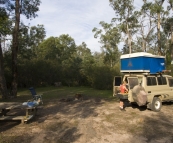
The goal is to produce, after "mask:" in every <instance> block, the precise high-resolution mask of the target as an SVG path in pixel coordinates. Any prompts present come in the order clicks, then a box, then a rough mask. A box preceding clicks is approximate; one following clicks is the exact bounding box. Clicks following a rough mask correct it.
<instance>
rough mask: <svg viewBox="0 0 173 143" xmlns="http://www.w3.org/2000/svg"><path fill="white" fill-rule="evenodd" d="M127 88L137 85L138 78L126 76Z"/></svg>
mask: <svg viewBox="0 0 173 143" xmlns="http://www.w3.org/2000/svg"><path fill="white" fill-rule="evenodd" d="M128 81H129V88H130V89H132V88H133V87H134V86H135V85H138V78H136V77H134V78H128Z"/></svg>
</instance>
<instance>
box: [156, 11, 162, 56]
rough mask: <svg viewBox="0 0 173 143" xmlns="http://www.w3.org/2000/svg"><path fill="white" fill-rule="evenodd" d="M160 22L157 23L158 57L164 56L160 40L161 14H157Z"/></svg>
mask: <svg viewBox="0 0 173 143" xmlns="http://www.w3.org/2000/svg"><path fill="white" fill-rule="evenodd" d="M157 18H158V22H157V46H158V55H161V54H162V51H161V41H160V40H161V39H160V13H158V14H157Z"/></svg>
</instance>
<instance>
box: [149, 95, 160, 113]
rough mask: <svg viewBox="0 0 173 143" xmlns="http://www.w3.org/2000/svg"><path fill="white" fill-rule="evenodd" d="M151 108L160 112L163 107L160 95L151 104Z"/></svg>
mask: <svg viewBox="0 0 173 143" xmlns="http://www.w3.org/2000/svg"><path fill="white" fill-rule="evenodd" d="M151 106H152V107H151V110H153V111H155V112H159V111H160V110H161V108H162V101H161V100H160V98H158V97H154V99H153V102H152V105H151Z"/></svg>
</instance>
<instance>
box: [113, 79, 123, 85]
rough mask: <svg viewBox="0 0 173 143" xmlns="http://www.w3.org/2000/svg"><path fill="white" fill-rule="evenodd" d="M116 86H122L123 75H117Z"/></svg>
mask: <svg viewBox="0 0 173 143" xmlns="http://www.w3.org/2000/svg"><path fill="white" fill-rule="evenodd" d="M114 80H115V81H114V86H120V84H121V82H122V79H121V77H115V78H114Z"/></svg>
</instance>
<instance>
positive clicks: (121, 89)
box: [120, 85, 126, 93]
mask: <svg viewBox="0 0 173 143" xmlns="http://www.w3.org/2000/svg"><path fill="white" fill-rule="evenodd" d="M125 91H126V87H125V85H120V92H121V93H125Z"/></svg>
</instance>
